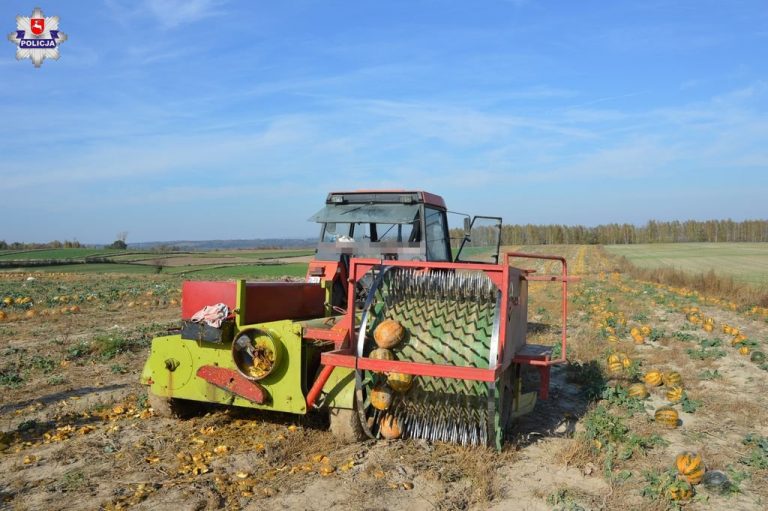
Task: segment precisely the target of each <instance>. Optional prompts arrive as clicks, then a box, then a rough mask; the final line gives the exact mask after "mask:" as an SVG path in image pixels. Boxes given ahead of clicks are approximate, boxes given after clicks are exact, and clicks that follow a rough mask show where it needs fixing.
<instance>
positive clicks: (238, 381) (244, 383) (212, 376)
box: [197, 366, 266, 405]
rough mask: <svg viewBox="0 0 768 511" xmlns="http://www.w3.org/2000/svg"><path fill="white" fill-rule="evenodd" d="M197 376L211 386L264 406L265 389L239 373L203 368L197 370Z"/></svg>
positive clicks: (215, 368)
mask: <svg viewBox="0 0 768 511" xmlns="http://www.w3.org/2000/svg"><path fill="white" fill-rule="evenodd" d="M197 376H199V377H200V378H202V379H204V380H205V381H207V382H208V383H210V384H211V385H215V386H216V387H218V388H220V389H222V390H226V391H227V392H231V393H232V394H236V395H238V396H240V397H242V398H244V399H247V400H248V401H250V402H252V403H256V404H258V405H260V404H264V401H265V398H266V392H265V390H264V388H263V387H262V386H261V385H259V384H258V383H256V382H253V381H250V380H249V379H247V378H246V377H244V376H243V375H242V374H240V373H238V372H237V371H233V370H232V369H225V368H223V367H217V366H202V367H201V368H200V369H198V370H197Z"/></svg>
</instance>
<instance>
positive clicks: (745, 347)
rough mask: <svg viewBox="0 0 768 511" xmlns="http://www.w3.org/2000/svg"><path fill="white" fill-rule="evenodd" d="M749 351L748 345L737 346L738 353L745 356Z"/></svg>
mask: <svg viewBox="0 0 768 511" xmlns="http://www.w3.org/2000/svg"><path fill="white" fill-rule="evenodd" d="M749 351H750V350H749V346H742V347H741V348H739V353H741V354H742V355H745V356H746V355H749Z"/></svg>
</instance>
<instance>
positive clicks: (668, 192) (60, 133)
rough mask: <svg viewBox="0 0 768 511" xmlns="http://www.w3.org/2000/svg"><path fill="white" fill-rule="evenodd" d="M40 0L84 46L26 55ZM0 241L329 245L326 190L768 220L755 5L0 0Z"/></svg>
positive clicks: (761, 31)
mask: <svg viewBox="0 0 768 511" xmlns="http://www.w3.org/2000/svg"><path fill="white" fill-rule="evenodd" d="M37 5H39V6H40V7H41V8H42V9H43V11H44V13H45V15H46V16H53V15H58V16H60V18H61V21H60V29H61V30H62V31H63V32H65V33H67V34H68V36H69V40H68V41H66V42H65V43H64V44H62V46H61V58H60V59H59V60H58V61H46V62H45V63H44V64H43V65H42V67H41V68H39V69H35V68H34V66H33V65H32V63H31V62H30V61H20V62H18V61H16V60H15V52H14V47H13V45H12V44H11V43H10V42H9V41H7V40H6V39H5V35H7V34H8V33H10V32H11V31H13V30H14V29H15V17H16V16H17V15H25V16H29V15H30V14H31V12H32V9H33V7H35V6H37ZM0 27H4V31H3V36H4V37H3V39H2V41H0V76H1V77H2V79H1V80H0V112H2V118H3V121H4V122H2V124H0V218H2V222H0V239H5V240H7V241H48V240H51V239H73V238H76V239H78V240H80V241H81V242H87V243H97V242H109V241H112V240H113V239H114V238H115V235H116V233H117V232H119V231H128V233H129V234H128V241H129V242H138V241H150V240H174V239H213V238H217V239H225V238H254V237H282V236H285V237H304V236H314V235H315V234H316V232H317V228H316V226H315V225H313V224H311V223H308V222H307V221H306V219H307V218H308V217H309V216H310V215H311V214H312V213H314V212H315V211H316V210H317V209H319V207H321V205H322V203H323V200H324V198H325V194H326V192H328V191H330V190H338V189H358V188H378V187H383V188H393V187H394V188H419V189H426V190H429V191H432V192H434V193H438V194H441V195H443V196H444V197H445V199H446V201H447V202H448V205H449V208H450V209H452V210H456V211H462V212H467V213H474V214H498V215H501V216H503V217H504V220H505V221H506V222H508V223H529V222H530V223H565V224H575V223H580V224H584V225H596V224H600V223H607V222H630V223H644V222H645V221H647V220H648V219H652V218H653V219H662V220H666V219H675V218H677V219H688V218H694V219H707V218H726V217H730V218H733V219H736V220H741V219H745V218H766V217H767V216H768V214H766V213H767V211H768V207H767V206H766V193H767V192H768V115H767V114H768V9H767V8H766V3H765V2H764V1H729V2H722V1H708V0H681V1H676V2H660V1H652V0H648V1H643V2H639V1H638V2H622V1H611V2H606V1H580V2H573V1H566V0H562V1H549V2H544V1H537V0H508V1H500V2H490V1H488V2H485V1H480V2H438V1H408V2H394V1H392V2H367V1H361V2H351V1H350V2H336V1H322V2H321V1H291V2H242V3H237V2H227V1H223V0H221V1H219V0H187V1H182V0H178V1H177V0H162V1H146V2H141V1H138V0H133V1H128V0H106V1H101V2H87V1H83V2H60V1H59V2H47V3H45V2H43V3H41V2H32V3H29V2H18V1H10V2H9V1H5V2H3V3H2V4H1V5H0Z"/></svg>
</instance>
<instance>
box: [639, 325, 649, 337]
mask: <svg viewBox="0 0 768 511" xmlns="http://www.w3.org/2000/svg"><path fill="white" fill-rule="evenodd" d="M640 333H641V334H643V337H648V336H649V335H651V327H649V326H648V325H643V326H642V327H640Z"/></svg>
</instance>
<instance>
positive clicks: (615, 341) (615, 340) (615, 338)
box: [608, 335, 619, 343]
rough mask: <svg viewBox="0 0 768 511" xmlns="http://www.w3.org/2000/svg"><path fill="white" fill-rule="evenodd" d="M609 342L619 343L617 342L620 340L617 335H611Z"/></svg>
mask: <svg viewBox="0 0 768 511" xmlns="http://www.w3.org/2000/svg"><path fill="white" fill-rule="evenodd" d="M608 342H611V343H617V342H619V338H618V337H616V336H615V335H609V336H608Z"/></svg>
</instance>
